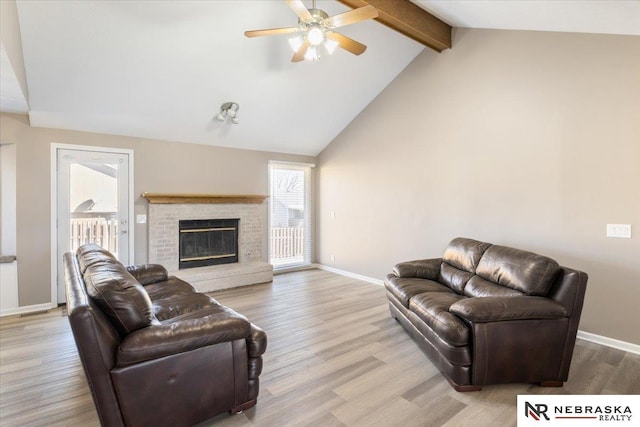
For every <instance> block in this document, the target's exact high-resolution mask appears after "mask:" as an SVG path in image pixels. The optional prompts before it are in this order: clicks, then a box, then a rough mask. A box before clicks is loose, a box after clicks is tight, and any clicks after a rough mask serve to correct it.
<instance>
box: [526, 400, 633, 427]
mask: <svg viewBox="0 0 640 427" xmlns="http://www.w3.org/2000/svg"><path fill="white" fill-rule="evenodd" d="M639 423H640V396H638V395H593V394H590V395H550V394H547V395H544V394H542V395H519V396H518V426H520V427H522V426H532V425H535V426H538V427H543V426H563V427H572V426H580V427H588V426H591V425H599V426H601V425H603V424H606V425H611V424H614V425H623V426H632V425H633V426H636V425H640V424H639Z"/></svg>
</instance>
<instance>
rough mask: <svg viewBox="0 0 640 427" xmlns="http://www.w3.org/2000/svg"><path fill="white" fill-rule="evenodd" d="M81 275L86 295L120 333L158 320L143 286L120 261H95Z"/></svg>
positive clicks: (129, 331)
mask: <svg viewBox="0 0 640 427" xmlns="http://www.w3.org/2000/svg"><path fill="white" fill-rule="evenodd" d="M83 278H84V282H85V284H86V286H87V293H88V294H89V296H90V297H91V298H92V299H93V301H94V302H95V303H96V304H97V305H98V307H100V309H101V310H102V311H103V312H104V313H105V314H106V315H107V317H108V318H109V319H110V320H111V323H112V324H113V325H114V326H115V328H116V329H117V330H118V332H119V333H120V334H121V335H122V336H125V335H127V334H130V333H131V332H133V331H136V330H138V329H140V328H144V327H146V326H149V325H151V324H152V323H153V322H154V321H155V322H157V320H156V318H155V316H154V315H153V308H152V304H151V299H150V298H149V295H148V294H147V292H146V291H145V289H144V287H143V286H142V285H141V284H140V283H138V281H137V280H136V279H135V278H134V277H133V276H132V275H131V274H130V273H129V272H128V271H127V269H126V268H125V267H124V266H123V265H122V264H120V263H119V262H117V261H115V262H114V261H113V260H105V261H101V262H94V263H92V264H90V265H89V266H88V267H87V268H86V270H85V272H84V275H83Z"/></svg>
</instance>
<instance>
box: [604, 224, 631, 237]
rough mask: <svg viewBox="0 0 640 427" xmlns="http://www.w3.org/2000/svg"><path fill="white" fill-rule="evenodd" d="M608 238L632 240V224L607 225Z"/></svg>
mask: <svg viewBox="0 0 640 427" xmlns="http://www.w3.org/2000/svg"><path fill="white" fill-rule="evenodd" d="M607 237H622V238H624V239H630V238H631V224H607Z"/></svg>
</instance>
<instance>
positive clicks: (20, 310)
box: [0, 302, 57, 317]
mask: <svg viewBox="0 0 640 427" xmlns="http://www.w3.org/2000/svg"><path fill="white" fill-rule="evenodd" d="M56 307H57V305H55V304H51V303H49V302H47V303H44V304H35V305H25V306H24V307H16V308H6V309H4V310H0V317H5V316H15V315H18V314H29V313H35V312H37V311H47V310H51V309H52V308H56Z"/></svg>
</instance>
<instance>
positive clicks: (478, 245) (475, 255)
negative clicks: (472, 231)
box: [442, 237, 491, 273]
mask: <svg viewBox="0 0 640 427" xmlns="http://www.w3.org/2000/svg"><path fill="white" fill-rule="evenodd" d="M490 246H491V243H484V242H479V241H477V240H473V239H466V238H464V237H456V238H455V239H453V240H452V241H451V242H450V243H449V246H447V249H446V250H445V251H444V255H443V257H442V260H443V261H444V262H446V263H447V264H449V265H451V266H453V267H455V268H457V269H459V270H463V271H467V272H469V273H475V272H476V267H477V266H478V262H480V259H481V258H482V255H483V254H484V252H485V251H486V250H487V249H488V248H489V247H490Z"/></svg>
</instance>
